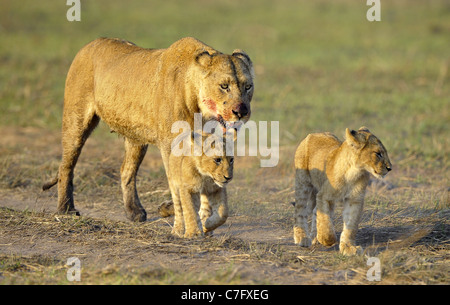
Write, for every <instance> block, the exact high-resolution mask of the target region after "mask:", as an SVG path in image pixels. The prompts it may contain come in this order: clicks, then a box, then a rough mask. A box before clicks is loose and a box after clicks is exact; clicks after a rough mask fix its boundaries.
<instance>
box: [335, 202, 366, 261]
mask: <svg viewBox="0 0 450 305" xmlns="http://www.w3.org/2000/svg"><path fill="white" fill-rule="evenodd" d="M362 210H363V201H362V200H351V199H350V200H345V201H344V210H343V212H342V218H343V220H344V229H343V231H342V234H341V240H340V242H339V251H340V252H341V253H342V254H346V255H353V254H358V253H360V252H362V248H361V247H359V246H356V245H355V244H356V243H355V239H356V232H357V231H358V225H359V222H360V220H361V214H362Z"/></svg>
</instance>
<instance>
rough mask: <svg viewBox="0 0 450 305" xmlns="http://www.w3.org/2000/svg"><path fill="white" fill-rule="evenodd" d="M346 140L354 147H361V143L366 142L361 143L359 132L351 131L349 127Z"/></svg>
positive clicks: (346, 130) (346, 131)
mask: <svg viewBox="0 0 450 305" xmlns="http://www.w3.org/2000/svg"><path fill="white" fill-rule="evenodd" d="M345 140H346V141H347V143H348V144H350V145H351V146H352V147H355V148H360V147H361V145H363V144H364V143H361V141H360V139H359V137H358V132H356V131H354V130H352V131H350V130H349V129H348V128H346V129H345Z"/></svg>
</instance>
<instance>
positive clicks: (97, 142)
mask: <svg viewBox="0 0 450 305" xmlns="http://www.w3.org/2000/svg"><path fill="white" fill-rule="evenodd" d="M100 129H101V130H100V132H99V133H98V134H97V135H96V136H93V137H91V138H90V139H89V140H88V141H87V143H86V146H85V147H84V149H83V153H82V154H81V157H80V160H79V162H78V165H77V168H76V172H75V176H76V178H75V181H74V185H75V205H76V207H77V209H78V210H79V211H80V212H81V214H82V216H81V217H72V216H60V215H55V214H53V213H54V212H55V210H56V201H57V195H56V187H54V188H53V189H51V190H50V191H47V192H43V191H41V189H40V187H41V185H42V184H43V183H44V182H45V181H46V180H48V179H50V178H51V177H53V176H54V175H55V174H56V169H57V166H58V163H59V158H60V153H61V148H60V134H59V132H55V131H48V130H45V129H39V128H2V129H1V130H0V132H1V134H2V136H1V137H0V156H1V163H2V164H1V167H2V169H1V172H0V178H1V180H0V183H1V184H0V283H2V282H4V283H61V284H64V283H68V282H67V280H66V278H65V276H66V274H65V270H66V269H67V266H65V262H66V261H67V259H68V258H69V257H78V258H79V259H80V261H81V263H82V266H83V269H82V270H83V271H82V272H83V273H82V282H81V283H82V284H84V283H150V284H183V283H188V284H197V283H203V284H228V283H229V284H372V283H381V284H449V283H450V281H449V277H448V274H449V272H448V271H449V260H448V259H449V253H450V252H449V236H450V226H449V216H450V213H449V209H448V188H447V186H446V185H445V184H442V183H440V184H439V183H437V186H430V185H429V184H428V183H421V181H417V179H413V178H411V177H413V175H412V174H411V173H410V172H409V171H410V168H409V167H404V168H402V167H401V166H397V169H398V170H397V171H395V170H394V171H393V172H392V174H390V175H388V176H389V177H388V178H386V179H385V180H382V181H377V182H374V183H372V184H371V185H370V186H369V189H368V193H367V196H366V203H367V204H366V210H365V212H364V215H363V221H362V224H361V228H360V231H359V232H358V237H357V241H358V243H359V244H360V245H362V246H363V248H364V249H365V253H364V255H358V256H353V257H345V256H342V255H340V254H339V253H338V249H337V247H336V246H334V247H331V248H325V247H321V246H316V247H313V248H311V249H304V248H300V247H298V246H295V245H294V244H293V237H292V212H293V210H292V207H291V205H290V202H291V201H293V171H292V167H291V163H290V162H291V160H292V158H291V157H292V156H293V149H295V147H293V148H292V147H288V148H283V147H282V148H280V151H281V152H280V153H281V155H282V158H283V160H286V161H282V162H281V161H280V164H279V166H278V167H277V168H272V169H271V168H269V169H261V168H259V166H258V159H257V158H256V157H242V158H238V159H237V162H236V165H235V168H236V170H235V179H234V181H233V182H232V183H231V184H230V185H229V187H228V194H229V204H230V208H231V215H230V217H229V219H228V221H227V222H226V223H225V224H224V225H223V226H222V227H220V228H218V229H217V230H216V231H215V233H214V236H213V237H209V238H204V239H198V240H184V239H180V238H176V237H173V236H171V235H170V230H171V225H172V223H173V218H161V217H159V215H158V212H157V208H158V205H159V204H160V203H161V202H162V201H164V200H167V199H169V198H170V194H169V192H168V187H167V182H166V178H165V175H164V170H163V166H162V161H161V158H160V156H159V152H158V151H157V149H155V148H152V149H149V151H148V153H147V156H146V158H145V160H144V162H143V165H142V167H141V170H140V172H139V182H138V191H139V192H140V197H141V201H142V203H143V205H144V207H145V208H146V210H147V213H148V221H147V222H146V223H144V224H135V223H130V222H128V221H127V220H126V219H125V216H124V212H123V209H122V202H123V201H122V198H121V191H120V174H119V169H120V164H121V158H122V156H123V143H122V142H123V140H122V139H120V138H119V137H117V136H116V135H110V134H108V132H107V131H105V127H104V126H102V127H100ZM399 162H400V165H401V164H402V163H401V162H402V160H397V164H398V163H399ZM403 162H404V163H406V162H407V161H404V160H403ZM394 166H395V163H394ZM432 174H433V175H436V179H437V180H438V179H439V175H442V177H445V175H446V174H445V173H442V172H433V173H432ZM250 189H251V191H249V190H250ZM424 198H427V200H429V201H430V200H431V201H432V202H435V206H430V205H428V204H427V205H421V204H418V203H420V202H421V201H424ZM335 222H336V228H337V231H338V232H340V230H341V229H342V220H341V218H340V213H339V211H338V213H337V215H336V220H335ZM369 257H377V258H379V259H380V261H381V272H382V273H381V281H379V282H371V281H368V278H367V272H368V271H369V269H370V266H368V265H367V259H368V258H369ZM12 266H13V267H12ZM49 268H52V270H56V271H55V272H52V273H49V272H48V269H49ZM42 274H45V275H42ZM36 275H40V276H39V277H38V278H39V279H37V278H36Z"/></svg>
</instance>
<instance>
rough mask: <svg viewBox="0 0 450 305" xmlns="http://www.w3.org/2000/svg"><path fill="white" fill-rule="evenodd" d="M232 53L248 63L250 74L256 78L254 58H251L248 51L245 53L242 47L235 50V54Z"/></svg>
mask: <svg viewBox="0 0 450 305" xmlns="http://www.w3.org/2000/svg"><path fill="white" fill-rule="evenodd" d="M231 55H232V56H234V57H237V58H239V59H240V60H242V61H243V62H244V63H245V64H246V65H247V67H248V68H249V69H250V74H251V75H252V77H253V78H255V72H254V70H253V63H252V60H251V59H250V56H248V55H247V53H245V52H244V51H242V50H241V49H236V50H234V51H233V54H231Z"/></svg>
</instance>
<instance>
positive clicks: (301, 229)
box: [294, 127, 391, 254]
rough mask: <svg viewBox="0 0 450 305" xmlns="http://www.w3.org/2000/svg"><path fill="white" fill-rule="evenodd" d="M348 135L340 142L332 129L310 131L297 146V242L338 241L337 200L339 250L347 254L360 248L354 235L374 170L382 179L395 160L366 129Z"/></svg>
mask: <svg viewBox="0 0 450 305" xmlns="http://www.w3.org/2000/svg"><path fill="white" fill-rule="evenodd" d="M345 135H346V136H345V141H344V142H341V141H340V140H339V139H338V138H337V137H336V136H334V135H332V134H331V133H315V134H310V135H308V136H307V137H306V138H305V139H304V140H303V141H302V142H301V143H300V145H299V146H298V148H297V151H296V153H295V212H294V222H295V224H294V240H295V243H297V244H299V245H300V246H303V247H309V246H310V245H311V240H313V242H319V243H321V244H322V245H325V246H331V245H333V244H335V243H336V242H337V237H336V233H335V231H334V226H333V221H332V218H333V211H334V207H335V204H336V202H343V203H344V210H343V221H344V229H343V232H342V234H341V238H340V243H339V250H340V252H341V253H343V254H356V253H358V252H361V247H359V246H356V244H355V237H356V232H357V230H358V225H359V222H360V219H361V214H362V209H363V203H364V195H365V190H366V187H367V184H368V182H369V178H370V174H372V175H374V176H375V177H377V178H381V177H384V176H385V175H386V174H387V173H388V171H390V170H391V162H390V160H389V157H388V154H387V151H386V149H385V147H384V146H383V144H382V143H381V141H380V140H378V138H377V137H375V136H374V135H373V134H372V133H371V132H370V131H369V130H368V129H367V128H366V127H361V128H360V129H359V130H358V131H354V130H352V131H349V129H348V128H347V129H346V133H345ZM311 214H312V224H311V232H309V229H308V217H309V216H310V215H311ZM316 230H317V231H316Z"/></svg>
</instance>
